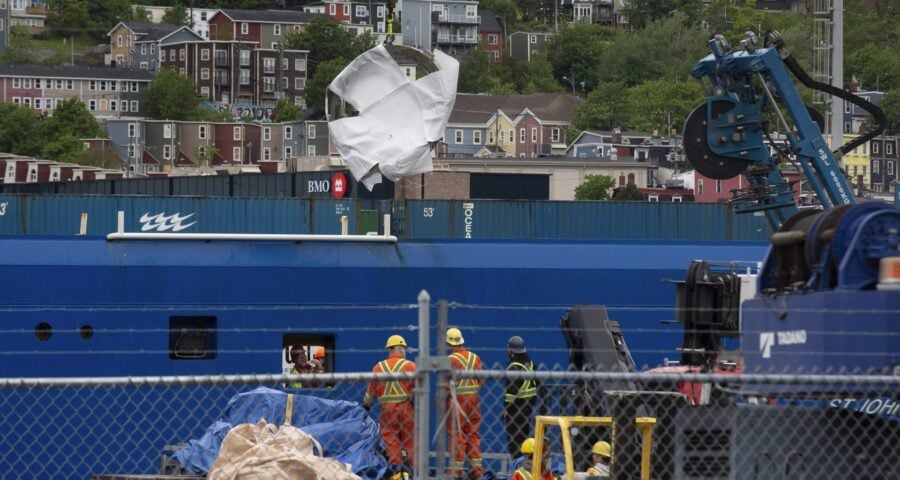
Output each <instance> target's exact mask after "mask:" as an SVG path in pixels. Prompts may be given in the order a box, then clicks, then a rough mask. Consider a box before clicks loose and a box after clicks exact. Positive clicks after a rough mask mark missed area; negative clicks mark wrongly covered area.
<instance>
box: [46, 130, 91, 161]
mask: <svg viewBox="0 0 900 480" xmlns="http://www.w3.org/2000/svg"><path fill="white" fill-rule="evenodd" d="M83 150H84V142H82V141H81V138H79V137H76V136H75V135H71V134H68V133H66V134H62V135H56V136H54V137H52V138H49V139H47V140H46V141H44V142H43V146H42V147H41V153H40V156H41V157H44V158H48V159H51V160H57V161H60V162H67V163H76V161H77V160H78V158H79V154H80V153H81V152H82V151H83Z"/></svg>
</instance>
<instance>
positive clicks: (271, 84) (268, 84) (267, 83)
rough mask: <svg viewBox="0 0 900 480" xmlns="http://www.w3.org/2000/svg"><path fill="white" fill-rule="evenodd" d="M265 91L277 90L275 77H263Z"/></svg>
mask: <svg viewBox="0 0 900 480" xmlns="http://www.w3.org/2000/svg"><path fill="white" fill-rule="evenodd" d="M263 91H264V92H274V91H275V77H263Z"/></svg>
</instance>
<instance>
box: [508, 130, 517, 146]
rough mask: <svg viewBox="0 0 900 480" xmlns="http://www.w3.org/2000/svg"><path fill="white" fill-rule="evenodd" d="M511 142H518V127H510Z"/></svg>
mask: <svg viewBox="0 0 900 480" xmlns="http://www.w3.org/2000/svg"><path fill="white" fill-rule="evenodd" d="M509 143H516V129H515V128H510V129H509Z"/></svg>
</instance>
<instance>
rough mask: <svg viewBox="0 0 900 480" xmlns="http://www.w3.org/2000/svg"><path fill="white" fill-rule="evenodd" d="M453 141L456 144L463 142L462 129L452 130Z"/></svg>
mask: <svg viewBox="0 0 900 480" xmlns="http://www.w3.org/2000/svg"><path fill="white" fill-rule="evenodd" d="M453 142H454V143H455V144H457V145H459V144H461V143H463V131H462V130H454V131H453Z"/></svg>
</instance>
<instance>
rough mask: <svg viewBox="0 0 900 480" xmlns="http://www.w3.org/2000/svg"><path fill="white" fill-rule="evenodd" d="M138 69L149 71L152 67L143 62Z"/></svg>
mask: <svg viewBox="0 0 900 480" xmlns="http://www.w3.org/2000/svg"><path fill="white" fill-rule="evenodd" d="M138 68H140V69H141V70H147V69H149V68H150V65H149V64H148V63H147V62H141V64H140V65H138Z"/></svg>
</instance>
